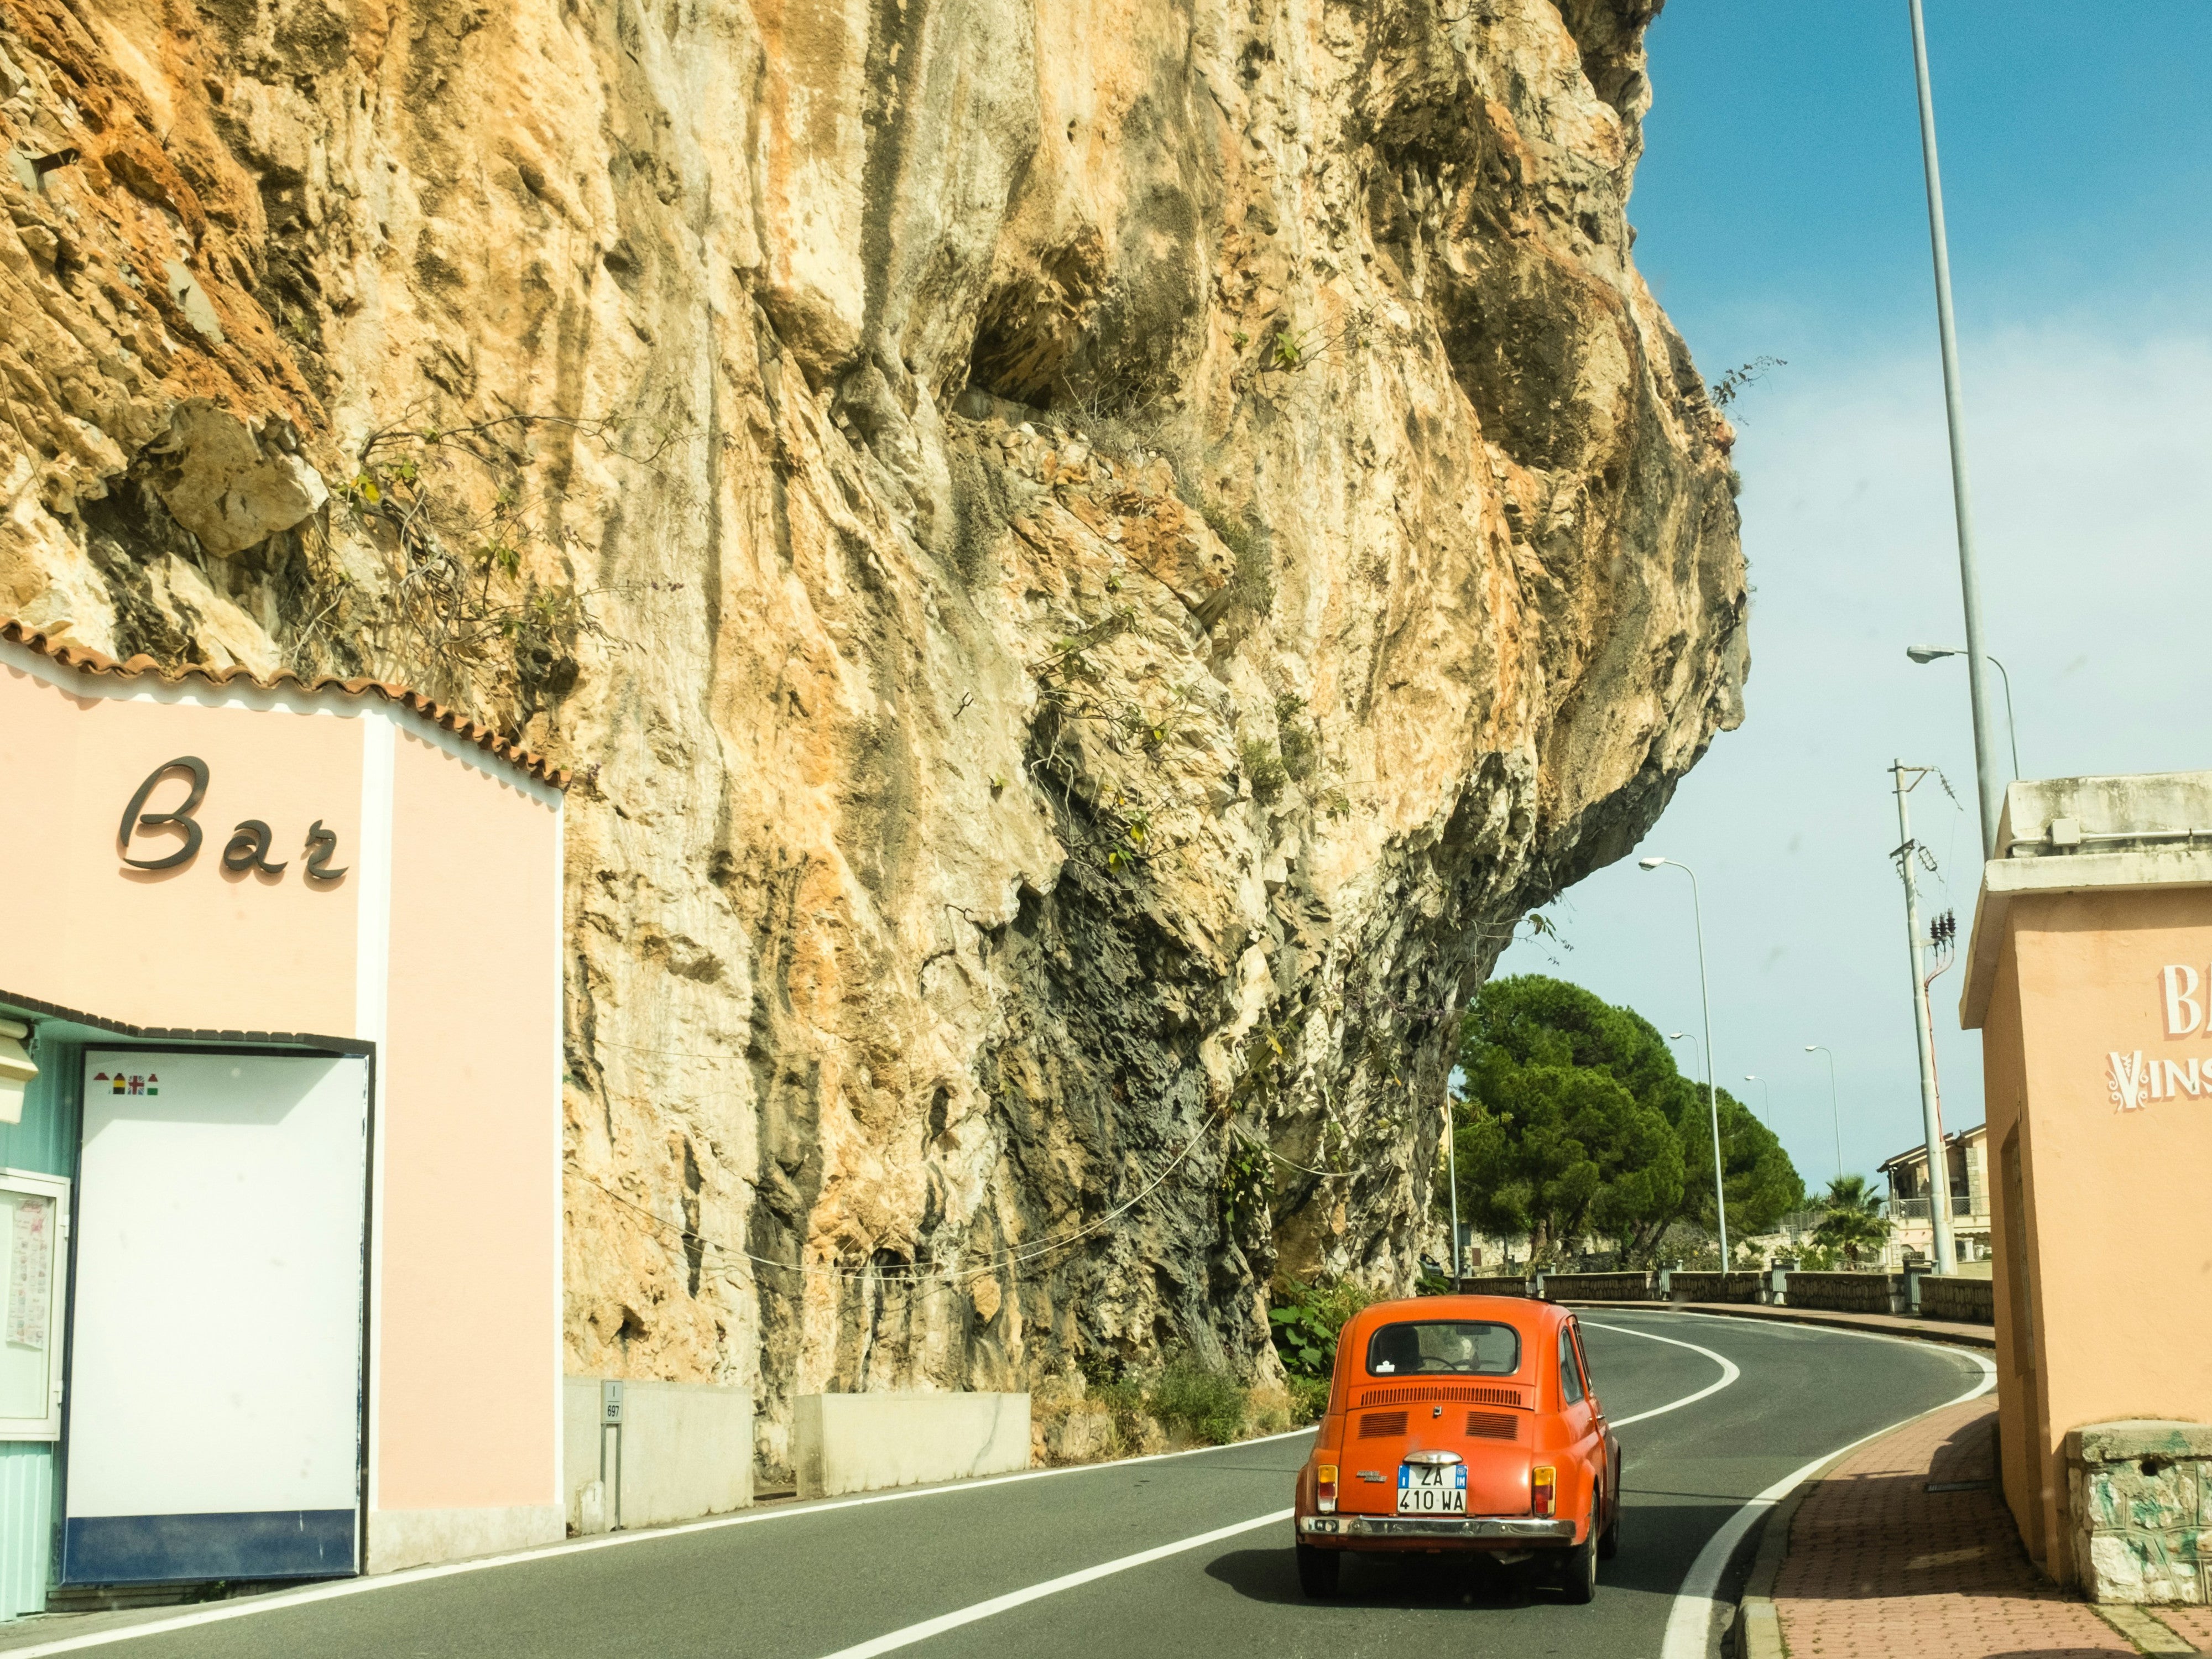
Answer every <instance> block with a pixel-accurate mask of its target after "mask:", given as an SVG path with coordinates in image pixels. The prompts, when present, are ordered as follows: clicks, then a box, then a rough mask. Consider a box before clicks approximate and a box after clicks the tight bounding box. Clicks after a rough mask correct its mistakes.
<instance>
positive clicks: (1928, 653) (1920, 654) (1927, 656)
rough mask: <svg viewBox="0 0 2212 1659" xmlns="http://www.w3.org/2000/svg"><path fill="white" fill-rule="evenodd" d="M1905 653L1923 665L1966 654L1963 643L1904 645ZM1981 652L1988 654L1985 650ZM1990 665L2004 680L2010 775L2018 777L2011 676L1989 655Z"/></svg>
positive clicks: (2017, 740) (2017, 730)
mask: <svg viewBox="0 0 2212 1659" xmlns="http://www.w3.org/2000/svg"><path fill="white" fill-rule="evenodd" d="M1982 654H1983V655H1984V656H1989V653H1987V652H1986V651H1985V652H1984V653H1982ZM1905 655H1906V656H1908V657H1910V658H1911V659H1912V660H1913V661H1915V662H1917V663H1921V664H1923V665H1924V664H1927V663H1931V662H1935V661H1936V660H1937V659H1940V658H1943V657H1963V656H1965V655H1966V647H1965V646H1963V645H1908V646H1906V647H1905ZM1990 666H1991V667H1993V668H1995V669H1996V671H1997V678H1999V679H2001V680H2002V681H2003V682H2004V694H2005V736H2006V737H2008V738H2010V739H2011V740H2012V775H2013V776H2015V777H2019V776H2020V775H2021V769H2020V727H2019V726H2017V725H2016V724H2015V722H2014V720H2013V717H2012V676H2011V675H2010V674H2008V673H2007V672H2006V671H2005V665H2003V664H2002V663H2001V662H1999V661H1998V660H1997V659H1996V658H1995V657H1990Z"/></svg>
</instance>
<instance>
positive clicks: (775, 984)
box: [0, 0, 1747, 1479]
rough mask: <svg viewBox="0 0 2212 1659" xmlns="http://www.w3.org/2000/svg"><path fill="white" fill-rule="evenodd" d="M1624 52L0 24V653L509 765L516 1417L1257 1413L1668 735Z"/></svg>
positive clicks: (749, 25) (1063, 10) (1387, 1273)
mask: <svg viewBox="0 0 2212 1659" xmlns="http://www.w3.org/2000/svg"><path fill="white" fill-rule="evenodd" d="M1657 9H1658V0H1559V3H1554V0H1374V3H1370V4H1364V5H1359V6H1352V5H1346V4H1342V3H1327V0H1233V3H1223V0H1183V3H1175V0H1128V3H1127V4H1124V5H1121V6H1114V7H1108V6H1100V5H1095V4H1091V3H1085V0H803V3H792V0H753V3H751V4H750V5H748V4H746V3H743V0H730V3H720V4H718V3H692V4H683V3H674V0H610V3H607V4H605V5H599V6H577V5H564V4H559V3H556V0H512V3H507V4H503V5H490V4H485V3H482V0H453V3H446V4H438V5H430V4H424V3H421V0H0V18H4V24H5V27H4V30H0V129H4V142H5V143H6V144H7V146H8V147H9V163H10V165H9V167H8V168H7V169H6V170H5V172H4V175H0V193H4V195H5V198H6V206H7V227H6V228H5V229H4V230H0V317H4V319H5V320H4V323H0V400H4V402H5V406H6V412H7V419H6V421H5V422H0V480H4V501H5V519H4V523H0V614H12V615H14V616H16V617H20V618H21V619H23V620H25V621H26V622H28V623H33V624H37V625H40V626H42V627H44V628H46V629H47V630H48V631H50V632H55V633H62V634H65V635H67V636H69V637H71V638H73V639H74V640H75V641H78V642H80V643H82V644H83V645H86V646H89V647H94V648H95V649H98V650H101V651H104V652H106V653H110V654H112V655H115V656H118V657H125V658H127V657H131V656H132V655H134V654H137V653H145V654H148V655H149V656H151V657H152V658H153V659H155V661H156V662H158V663H161V664H164V665H175V664H179V663H181V662H184V661H187V660H199V661H206V662H211V663H216V664H228V663H238V664H243V665H247V666H249V667H252V668H255V669H257V670H264V671H266V670H273V669H276V668H278V667H280V666H290V667H295V668H298V669H301V670H302V671H317V670H319V671H333V672H343V673H361V672H371V673H375V674H378V675H380V676H383V677H386V678H395V679H401V680H405V681H408V682H410V683H412V684H416V685H417V686H419V687H421V688H422V689H423V690H428V691H429V692H431V693H432V694H434V695H436V696H441V697H443V698H445V699H447V700H449V701H451V702H457V703H459V704H462V705H464V706H465V707H466V708H469V709H471V711H473V712H475V713H477V714H479V715H480V716H481V717H483V718H484V719H487V720H490V721H492V722H494V723H495V724H496V725H498V726H501V728H502V729H504V730H505V731H507V732H510V733H511V734H513V735H514V736H515V737H517V738H520V739H521V740H523V741H525V742H526V743H528V744H531V745H532V746H533V747H536V748H538V749H540V750H544V751H546V752H548V753H550V755H551V756H553V757H555V758H556V760H557V761H558V762H559V763H562V764H563V765H566V766H568V767H570V768H573V769H574V772H575V774H576V781H575V783H574V787H573V788H572V791H571V793H570V795H569V802H568V858H569V901H570V918H571V927H570V948H571V957H570V960H569V963H568V992H569V1015H568V1022H569V1023H568V1054H569V1075H568V1085H567V1097H566V1107H567V1121H568V1148H569V1173H570V1180H569V1183H568V1205H569V1208H568V1287H569V1288H568V1333H569V1343H570V1363H571V1366H572V1369H574V1370H580V1371H590V1372H595V1373H599V1374H613V1375H629V1376H672V1377H681V1378H691V1379H711V1380H720V1381H725V1382H730V1383H747V1384H750V1385H752V1386H754V1387H756V1388H757V1389H759V1390H760V1397H761V1400H762V1403H763V1408H764V1413H765V1415H764V1419H763V1436H762V1442H761V1455H762V1459H763V1467H764V1468H765V1469H766V1470H767V1472H768V1474H769V1478H771V1479H773V1478H774V1477H775V1470H776V1469H777V1468H778V1466H780V1465H781V1463H782V1462H783V1460H784V1441H783V1425H784V1424H785V1423H786V1422H787V1401H788V1400H789V1398H790V1396H791V1395H793V1393H797V1392H805V1391H810V1390H814V1389H822V1388H824V1387H829V1388H839V1389H850V1388H860V1387H864V1386H872V1387H885V1386H902V1387H907V1386H913V1387H962V1386H972V1387H978V1388H988V1387H996V1386H1004V1385H1006V1384H1009V1383H1016V1382H1018V1381H1028V1382H1036V1381H1040V1380H1042V1379H1044V1378H1047V1377H1049V1376H1073V1375H1074V1374H1076V1372H1077V1371H1078V1370H1079V1369H1088V1370H1090V1371H1091V1374H1092V1375H1094V1376H1095V1375H1097V1374H1098V1372H1099V1370H1100V1368H1101V1367H1102V1366H1103V1367H1106V1368H1108V1369H1110V1368H1111V1367H1113V1366H1114V1365H1115V1364H1119V1363H1123V1362H1127V1361H1132V1360H1142V1359H1144V1358H1148V1357H1149V1356H1152V1355H1153V1354H1155V1353H1157V1352H1158V1351H1159V1350H1160V1349H1161V1348H1163V1347H1164V1346H1191V1347H1194V1348H1195V1349H1196V1350H1197V1351H1198V1352H1199V1353H1200V1355H1201V1356H1202V1357H1209V1358H1213V1357H1218V1358H1226V1359H1228V1360H1230V1361H1231V1362H1232V1363H1235V1364H1240V1365H1244V1366H1248V1367H1256V1368H1259V1369H1261V1370H1265V1369H1266V1367H1267V1366H1268V1365H1269V1364H1271V1363H1272V1360H1271V1358H1270V1356H1269V1353H1268V1350H1267V1342H1266V1334H1265V1332H1266V1321H1265V1312H1264V1309H1265V1301H1264V1296H1265V1287H1266V1285H1267V1282H1268V1280H1269V1279H1270V1276H1271V1275H1272V1274H1273V1273H1276V1272H1278V1271H1283V1270H1291V1271H1300V1272H1303V1271H1309V1270H1310V1269H1313V1268H1315V1267H1323V1266H1326V1267H1331V1268H1334V1269H1340V1270H1347V1271H1352V1272H1357V1273H1361V1274H1363V1275H1365V1276H1367V1277H1369V1278H1370V1279H1376V1280H1378V1281H1383V1282H1389V1283H1396V1284H1402V1283H1404V1282H1405V1281H1406V1279H1407V1277H1408V1276H1409V1275H1410V1274H1411V1273H1412V1272H1413V1267H1414V1265H1415V1258H1416V1255H1417V1243H1416V1236H1417V1233H1418V1232H1419V1231H1420V1230H1421V1229H1422V1228H1423V1226H1424V1225H1425V1223H1424V1220H1423V1218H1424V1216H1425V1207H1426V1201H1427V1197H1428V1193H1429V1190H1430V1182H1431V1164H1432V1162H1433V1158H1434V1154H1435V1150H1436V1146H1437V1133H1438V1129H1439V1127H1440V1122H1441V1114H1440V1112H1439V1110H1438V1104H1437V1103H1438V1100H1439V1097H1440V1093H1441V1089H1442V1084H1443V1063H1444V1062H1443V1056H1444V1052H1445V1038H1446V1035H1447V1032H1448V1030H1449V1024H1450V1019H1449V1015H1450V1011H1451V1010H1453V1009H1454V1008H1455V1006H1456V1005H1457V1004H1458V1003H1459V1002H1460V1001H1461V1000H1462V999H1463V998H1464V997H1466V996H1467V995H1468V994H1470V993H1471V991H1472V990H1473V988H1474V987H1475V986H1476V985H1477V984H1478V983H1480V980H1481V978H1482V976H1483V975H1485V974H1486V972H1487V971H1488V969H1489V966H1490V964H1491V963H1492V961H1493V960H1494V959H1495V957H1496V955H1497V953H1498V951H1499V950H1500V949H1501V948H1502V947H1503V945H1504V942H1505V940H1506V939H1507V938H1508V937H1509V935H1510V931H1511V929H1512V928H1513V927H1514V925H1515V923H1516V921H1517V920H1518V918H1519V917H1520V916H1521V915H1522V914H1523V913H1524V912H1525V911H1526V909H1527V908H1528V907H1529V906H1530V905H1531V904H1533V903H1534V902H1540V901H1541V900H1542V899H1544V898H1546V897H1547V896H1549V895H1551V894H1552V893H1553V892H1554V891H1556V890H1558V889H1559V887H1561V886H1562V885H1564V884H1566V883H1568V882H1570V881H1571V880H1573V879H1574V878H1576V877H1577V876H1578V875H1580V874H1581V873H1583V872H1585V871H1587V870H1589V869H1590V868H1591V867H1593V866H1595V865H1597V864H1600V863H1601V862H1604V861H1606V860H1609V859H1613V858H1615V857H1618V856H1619V855H1620V854H1621V853H1622V852H1624V851H1625V850H1626V848H1628V847H1629V846H1630V845H1632V842H1634V840H1635V838H1636V837H1637V836H1638V835H1639V834H1640V833H1641V832H1642V830H1643V829H1644V828H1645V827H1646V826H1647V825H1648V824H1649V823H1650V822H1651V821H1652V819H1653V817H1655V816H1656V813H1657V812H1658V811H1659V810H1660V808H1661V806H1662V805H1663V804H1664V803H1665V801H1666V799H1667V798H1668V793H1669V791H1670V790H1671V788H1672V787H1673V786H1674V782H1675V781H1676V780H1677V779H1678V778H1679V777H1680V775H1681V774H1682V773H1683V771H1684V770H1685V769H1686V768H1687V767H1688V766H1689V765H1690V764H1691V763H1692V762H1693V761H1694V760H1695V759H1696V758H1697V757H1698V756H1699V754H1700V753H1701V752H1702V750H1703V749H1704V747H1705V744H1706V743H1707V742H1708V741H1709V740H1710V739H1711V736H1712V734H1713V732H1715V730H1716V729H1717V728H1720V727H1725V726H1730V725H1732V724H1733V723H1734V722H1735V720H1736V719H1737V718H1738V714H1739V711H1740V691H1741V681H1742V677H1743V674H1744V671H1745V667H1746V662H1747V657H1746V647H1745V641H1744V618H1745V592H1744V573H1743V563H1742V558H1741V551H1740V549H1739V546H1738V542H1737V536H1736V513H1735V507H1734V504H1733V498H1732V489H1733V484H1734V475H1733V473H1732V472H1731V471H1730V468H1729V459H1728V451H1729V443H1730V441H1731V435H1730V432H1729V428H1728V427H1727V425H1726V423H1725V422H1724V421H1723V419H1722V418H1721V416H1719V414H1718V413H1717V411H1716V410H1715V409H1714V408H1713V406H1712V404H1711V402H1710V400H1709V399H1708V398H1707V396H1706V394H1705V390H1704V388H1703V386H1702V385H1701V383H1700V381H1699V378H1698V375H1697V374H1696V372H1695V371H1694V370H1693V368H1692V366H1691V362H1690V359H1689V356H1688V354H1687V353H1686V350H1685V349H1684V347H1683V344H1682V343H1681V341H1680V339H1679V338H1678V337H1676V335H1675V334H1674V331H1673V330H1672V329H1671V328H1670V327H1669V326H1668V323H1667V320H1666V319H1665V318H1664V317H1663V316H1662V314H1661V313H1660V311H1659V309H1658V307H1657V306H1656V304H1655V303H1654V301H1653V300H1652V298H1651V295H1650V293H1649V292H1648V291H1647V289H1645V287H1644V283H1643V282H1642V281H1641V279H1640V278H1639V277H1638V275H1637V273H1636V270H1635V269H1634V267H1633V265H1632V263H1631V260H1630V254H1629V250H1630V246H1631V243H1632V240H1633V239H1632V233H1631V231H1630V229H1629V227H1628V223H1627V221H1626V200H1627V196H1628V190H1629V184H1630V179H1631V175H1632V171H1633V168H1634V166H1635V163H1636V161H1637V157H1638V149H1639V144H1640V137H1639V128H1638V122H1639V118H1640V117H1641V115H1642V114H1643V112H1644V110H1645V108H1646V106H1647V105H1648V103H1649V100H1650V92H1649V88H1648V87H1647V85H1646V82H1645V79H1644V56H1643V47H1642V35H1643V30H1644V27H1645V25H1646V24H1647V23H1648V22H1649V21H1650V18H1651V16H1652V15H1654V14H1655V13H1656V10H1657Z"/></svg>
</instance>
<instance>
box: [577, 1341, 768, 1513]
mask: <svg viewBox="0 0 2212 1659" xmlns="http://www.w3.org/2000/svg"><path fill="white" fill-rule="evenodd" d="M600 1381H601V1379H600V1378H599V1377H596V1376H571V1377H568V1378H567V1379H566V1381H565V1382H564V1383H563V1385H562V1413H561V1417H562V1424H561V1429H562V1471H563V1474H562V1486H564V1487H565V1488H566V1491H565V1492H563V1494H562V1496H563V1498H564V1499H565V1500H566V1503H567V1505H568V1525H569V1527H570V1528H571V1529H573V1530H574V1531H576V1532H579V1533H585V1532H593V1531H604V1530H606V1529H607V1528H612V1527H615V1526H617V1525H619V1526H622V1527H623V1528H630V1527H664V1526H667V1525H669V1524H670V1523H671V1522H678V1521H696V1520H697V1519H699V1518H700V1517H701V1516H708V1515H723V1514H726V1513H728V1512H729V1511H730V1510H741V1509H744V1508H747V1507H748V1506H750V1504H751V1503H752V1501H753V1403H752V1395H750V1394H749V1393H748V1392H747V1391H746V1390H744V1389H723V1388H716V1387H714V1386H713V1385H712V1384H709V1383H641V1382H635V1381H626V1382H624V1383H623V1422H622V1425H621V1426H620V1428H618V1429H617V1428H608V1427H605V1426H604V1425H602V1424H601V1422H600V1420H599V1411H600V1406H599V1401H600V1389H599V1384H600ZM603 1440H604V1450H605V1462H604V1466H603V1465H602V1462H601V1454H602V1441H603ZM603 1467H604V1479H605V1486H604V1487H603V1488H602V1490H601V1491H600V1492H599V1493H598V1494H597V1495H596V1496H597V1498H598V1501H597V1503H596V1504H595V1503H593V1502H592V1496H593V1494H592V1493H591V1492H590V1491H589V1489H590V1488H591V1487H592V1486H593V1485H595V1484H596V1483H598V1482H599V1481H600V1480H601V1479H602V1468H603ZM595 1511H596V1512H595ZM594 1522H596V1523H597V1524H596V1525H595V1524H593V1523H594Z"/></svg>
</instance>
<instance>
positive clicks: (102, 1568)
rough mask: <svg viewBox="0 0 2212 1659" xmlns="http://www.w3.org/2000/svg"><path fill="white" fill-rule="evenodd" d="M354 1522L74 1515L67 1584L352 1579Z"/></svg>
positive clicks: (347, 1517)
mask: <svg viewBox="0 0 2212 1659" xmlns="http://www.w3.org/2000/svg"><path fill="white" fill-rule="evenodd" d="M355 1526H356V1515H355V1512H354V1511H353V1510H248V1511H246V1512H245V1513H243V1514H238V1515H99V1516H70V1518H69V1520H67V1521H66V1522H64V1523H63V1527H62V1571H61V1582H62V1583H64V1584H175V1583H197V1582H199V1581H202V1580H207V1579H216V1578H248V1579H251V1578H337V1577H351V1576H352V1574H353V1572H354V1571H355V1567H354V1536H355Z"/></svg>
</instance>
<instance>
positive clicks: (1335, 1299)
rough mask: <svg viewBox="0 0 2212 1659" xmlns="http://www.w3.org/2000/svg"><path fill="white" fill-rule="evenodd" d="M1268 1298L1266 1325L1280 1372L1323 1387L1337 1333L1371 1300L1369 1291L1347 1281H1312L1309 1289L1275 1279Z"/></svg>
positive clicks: (1333, 1361) (1333, 1357)
mask: <svg viewBox="0 0 2212 1659" xmlns="http://www.w3.org/2000/svg"><path fill="white" fill-rule="evenodd" d="M1273 1300H1274V1304H1275V1305H1274V1307H1273V1310H1270V1312H1269V1313H1268V1315H1267V1322H1268V1324H1269V1325H1270V1326H1271V1327H1272V1328H1273V1335H1274V1339H1275V1352H1276V1353H1277V1354H1279V1356H1281V1358H1282V1361H1283V1370H1284V1371H1285V1373H1286V1374H1287V1375H1288V1376H1291V1377H1293V1378H1297V1377H1304V1378H1308V1379H1318V1380H1319V1381H1320V1382H1321V1383H1322V1384H1324V1387H1325V1385H1326V1384H1327V1383H1328V1375H1329V1372H1330V1371H1331V1370H1334V1368H1335V1365H1336V1338H1337V1333H1339V1332H1340V1331H1341V1330H1342V1329H1343V1328H1344V1322H1345V1321H1346V1320H1347V1319H1349V1318H1351V1317H1352V1315H1354V1314H1356V1313H1358V1311H1359V1310H1361V1309H1362V1308H1364V1307H1365V1306H1366V1305H1367V1304H1369V1303H1370V1302H1372V1301H1374V1300H1375V1292H1374V1291H1370V1290H1369V1289H1368V1288H1367V1287H1366V1286H1365V1285H1359V1284H1356V1283H1354V1282H1353V1281H1352V1280H1351V1279H1328V1278H1323V1279H1316V1280H1314V1281H1313V1283H1311V1284H1310V1285H1300V1284H1297V1283H1294V1282H1291V1281H1289V1280H1278V1281H1277V1282H1276V1284H1275V1286H1274V1295H1273Z"/></svg>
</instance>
